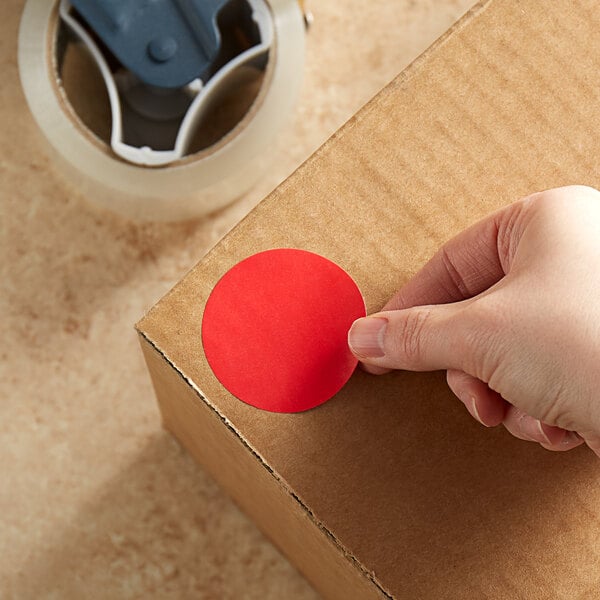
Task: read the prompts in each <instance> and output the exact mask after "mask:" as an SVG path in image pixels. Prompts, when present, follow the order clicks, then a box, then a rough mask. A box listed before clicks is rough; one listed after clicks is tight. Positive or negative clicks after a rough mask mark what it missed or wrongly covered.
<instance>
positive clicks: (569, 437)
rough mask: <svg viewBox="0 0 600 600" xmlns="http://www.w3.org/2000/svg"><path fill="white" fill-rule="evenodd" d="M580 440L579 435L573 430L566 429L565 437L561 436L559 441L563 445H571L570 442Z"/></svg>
mask: <svg viewBox="0 0 600 600" xmlns="http://www.w3.org/2000/svg"><path fill="white" fill-rule="evenodd" d="M580 440H581V436H579V435H578V434H577V433H575V432H574V431H567V432H566V433H565V437H563V439H562V441H561V442H560V443H561V444H562V445H563V446H571V445H572V444H576V443H578V442H579V441H580Z"/></svg>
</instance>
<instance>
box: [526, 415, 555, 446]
mask: <svg viewBox="0 0 600 600" xmlns="http://www.w3.org/2000/svg"><path fill="white" fill-rule="evenodd" d="M519 427H520V429H521V433H522V434H523V435H524V436H525V437H527V438H529V440H530V441H532V442H541V443H543V444H549V443H550V440H549V439H548V436H547V435H546V432H545V431H544V428H543V427H542V423H541V422H540V421H539V420H538V419H534V418H533V417H530V416H529V415H525V414H524V415H523V416H522V417H521V418H520V419H519Z"/></svg>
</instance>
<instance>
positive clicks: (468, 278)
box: [382, 197, 531, 310]
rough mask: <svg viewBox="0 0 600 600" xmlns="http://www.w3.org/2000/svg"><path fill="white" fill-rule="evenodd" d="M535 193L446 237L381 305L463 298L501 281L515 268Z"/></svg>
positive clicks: (401, 305) (388, 307)
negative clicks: (430, 256)
mask: <svg viewBox="0 0 600 600" xmlns="http://www.w3.org/2000/svg"><path fill="white" fill-rule="evenodd" d="M530 199H531V197H529V198H524V199H523V200H519V201H517V202H515V203H513V204H510V205H509V206H507V207H505V208H502V209H500V210H499V211H497V212H495V213H492V214H491V215H489V216H487V217H485V218H484V219H482V220H481V221H479V222H477V223H475V224H474V225H472V226H471V227H469V228H467V229H465V230H464V231H463V232H461V233H459V234H458V235H457V236H456V237H454V238H452V239H451V240H449V241H448V242H446V244H444V245H443V246H442V247H441V248H440V249H439V250H438V251H437V252H436V254H435V255H434V256H433V257H432V258H431V259H430V260H429V261H428V262H427V263H426V264H425V266H424V267H423V268H422V269H421V270H420V271H419V272H418V273H417V274H416V275H415V276H414V277H413V278H412V279H411V280H410V281H409V282H408V283H406V285H404V286H403V287H402V288H401V289H400V290H399V291H398V292H397V293H396V294H395V295H394V296H393V297H392V298H391V299H390V300H389V301H388V302H387V303H386V305H385V306H384V307H383V308H382V310H398V309H404V308H411V307H413V306H422V305H429V304H448V303H450V302H458V301H460V300H466V299H467V298H472V297H473V296H477V295H478V294H480V293H481V292H483V291H485V290H486V289H488V288H489V287H491V286H492V285H494V284H495V283H497V282H498V281H500V279H502V278H503V277H504V276H505V275H506V274H507V273H508V271H509V270H510V263H511V260H512V256H513V254H514V249H515V248H516V246H517V244H518V241H519V239H520V238H521V236H522V233H523V230H524V228H525V224H526V221H527V218H526V217H527V207H528V205H529V200H530Z"/></svg>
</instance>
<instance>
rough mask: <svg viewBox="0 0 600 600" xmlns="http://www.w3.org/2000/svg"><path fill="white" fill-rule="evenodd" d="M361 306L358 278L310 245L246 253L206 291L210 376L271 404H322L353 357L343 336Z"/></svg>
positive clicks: (282, 408)
mask: <svg viewBox="0 0 600 600" xmlns="http://www.w3.org/2000/svg"><path fill="white" fill-rule="evenodd" d="M365 314H366V311H365V303H364V300H363V298H362V295H361V293H360V290H359V289H358V287H357V285H356V284H355V283H354V281H353V280H352V279H351V278H350V276H349V275H348V274H347V273H346V272H345V271H344V270H342V269H341V268H340V267H338V266H337V265H336V264H334V263H333V262H331V261H330V260H327V259H326V258H323V257H322V256H319V255H317V254H313V253H312V252H307V251H305V250H295V249H290V248H282V249H277V250H267V251H266V252H260V253H259V254H255V255H253V256H250V257H249V258H247V259H245V260H243V261H241V262H240V263H238V264H237V265H235V266H234V267H233V268H232V269H231V270H229V271H228V272H227V273H226V274H225V275H224V276H223V277H222V278H221V279H220V280H219V282H218V283H217V285H216V286H215V288H214V290H213V291H212V293H211V295H210V297H209V298H208V301H207V303H206V307H205V309H204V317H203V320H202V342H203V345H204V352H205V354H206V358H207V359H208V363H209V365H210V366H211V368H212V370H213V371H214V373H215V375H216V377H217V379H218V380H219V381H220V382H221V383H222V384H223V385H224V386H225V388H227V390H229V392H231V393H232V394H233V395H234V396H236V397H237V398H239V399H240V400H242V401H244V402H246V403H247V404H251V405H252V406H256V407H257V408H262V409H264V410H270V411H273V412H286V413H293V412H300V411H303V410H308V409H309V408H313V407H315V406H318V405H319V404H322V403H323V402H325V401H326V400H328V399H329V398H331V397H332V396H333V395H335V394H336V393H337V392H338V391H339V390H340V389H341V388H342V387H343V385H344V384H345V383H346V382H347V381H348V379H349V378H350V375H352V372H353V371H354V369H355V368H356V365H357V360H356V358H354V356H353V354H352V353H351V352H350V350H349V348H348V342H347V336H348V330H349V329H350V326H351V325H352V323H353V322H354V320H355V319H358V318H360V317H364V316H365Z"/></svg>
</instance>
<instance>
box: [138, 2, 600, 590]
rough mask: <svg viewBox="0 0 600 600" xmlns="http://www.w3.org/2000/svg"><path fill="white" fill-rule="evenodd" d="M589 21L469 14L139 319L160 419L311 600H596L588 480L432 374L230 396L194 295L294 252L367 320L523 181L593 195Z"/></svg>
mask: <svg viewBox="0 0 600 600" xmlns="http://www.w3.org/2000/svg"><path fill="white" fill-rule="evenodd" d="M599 29H600V11H598V10H597V3H596V2H592V1H586V0H582V1H580V2H571V1H569V0H553V1H552V2H548V1H547V0H520V1H517V0H492V1H490V2H483V3H481V4H479V5H477V6H476V7H475V8H474V9H473V11H471V13H469V14H468V15H467V16H466V17H465V18H463V19H462V20H461V21H460V22H459V23H458V24H457V25H456V26H455V27H454V28H453V29H452V30H451V31H450V32H449V33H448V34H447V35H446V36H445V37H443V38H442V39H441V40H440V41H438V42H437V43H436V44H435V45H434V47H432V48H431V49H430V50H429V51H427V52H426V53H425V54H424V55H423V56H422V57H421V58H419V59H418V60H417V61H416V62H415V63H414V64H413V65H412V66H411V67H410V68H408V69H407V70H406V71H404V72H403V73H402V74H401V75H400V76H399V77H398V78H397V79H396V80H395V81H393V82H392V83H391V84H390V85H389V86H388V87H387V88H385V89H384V90H383V91H382V92H381V93H380V94H379V95H378V96H377V97H376V98H374V99H373V100H372V101H371V102H370V103H369V104H368V105H367V106H366V107H365V108H363V109H362V110H361V111H360V112H359V113H358V114H357V115H356V116H355V117H354V118H352V119H351V120H350V121H349V122H348V123H347V124H346V125H345V126H344V127H343V128H342V129H341V130H340V131H339V132H338V133H337V134H336V135H334V136H333V138H332V139H330V140H329V141H328V142H327V143H326V144H325V145H324V146H323V147H322V148H321V149H320V150H319V151H318V152H316V154H315V155H314V156H313V157H312V158H310V159H309V160H308V161H307V162H306V164H304V165H303V166H302V167H301V168H300V169H299V170H298V171H297V172H296V173H295V174H294V175H293V176H292V177H291V178H290V179H288V180H287V181H286V182H285V183H284V184H283V185H281V186H280V187H279V189H277V190H276V191H275V192H274V193H273V194H271V195H270V196H269V197H268V198H267V199H266V200H265V201H263V202H262V203H261V204H260V205H259V206H258V208H257V209H256V210H254V211H253V212H252V213H251V214H250V215H249V216H248V217H247V218H246V219H245V220H244V221H243V222H242V223H241V224H240V225H239V226H238V227H237V228H236V229H235V230H234V231H233V232H232V233H231V234H230V235H228V236H227V237H226V238H225V239H224V240H223V241H222V242H221V243H220V244H219V245H218V246H217V247H216V248H215V249H214V250H213V251H212V252H211V253H210V254H209V255H208V256H206V258H205V259H204V260H203V261H202V262H201V263H200V264H199V265H197V266H196V267H195V268H194V269H193V270H192V271H191V272H190V273H189V274H188V275H187V276H186V277H185V278H184V279H183V280H182V281H181V282H180V283H179V284H178V285H177V286H176V287H175V288H174V289H173V290H172V291H171V292H170V293H169V294H168V295H167V296H166V297H165V298H164V299H163V300H161V301H160V302H159V303H158V305H157V306H156V307H154V309H152V310H151V311H150V313H149V314H148V315H147V316H146V317H145V318H144V319H142V321H141V322H140V323H139V324H138V329H139V333H140V338H141V342H142V347H143V350H144V354H145V357H146V360H147V362H148V367H149V369H150V373H151V375H152V379H153V382H154V386H155V388H156V393H157V396H158V401H159V404H160V408H161V411H162V415H163V418H164V423H165V426H166V427H167V428H168V429H169V430H170V431H172V432H173V433H174V434H175V435H176V436H177V437H178V438H179V440H181V442H182V443H183V444H184V445H185V446H186V447H187V448H188V449H189V451H190V452H191V453H192V454H193V456H194V457H196V459H197V460H198V461H199V462H200V463H202V465H203V466H204V467H205V468H206V469H207V470H208V471H209V472H210V473H212V475H213V476H214V477H215V478H216V479H217V480H218V481H219V482H220V484H221V485H222V486H223V487H224V488H225V489H226V490H228V492H229V493H230V494H231V495H232V496H233V498H234V499H235V500H236V501H237V502H238V504H239V505H240V506H241V507H242V508H243V509H244V510H245V511H246V512H247V513H248V514H249V515H250V516H251V517H252V518H253V519H254V520H255V521H256V523H257V524H258V525H259V526H260V527H261V528H262V529H263V531H264V532H265V533H266V534H267V535H268V536H269V537H270V538H271V539H272V540H273V541H274V542H275V543H276V544H277V545H278V546H279V547H280V548H281V550H282V551H283V552H284V553H285V554H286V555H287V556H288V557H289V558H290V560H292V561H293V562H294V563H295V564H296V565H297V567H298V568H299V569H300V571H302V572H303V573H304V574H305V575H306V576H307V577H308V578H309V579H310V581H311V582H312V583H313V584H314V586H315V587H316V588H317V589H318V590H319V591H320V592H321V593H322V594H323V596H325V597H327V598H343V599H353V598H360V599H371V598H372V599H376V598H378V599H381V598H388V599H389V598H394V599H400V598H410V599H413V598H433V599H441V598H453V599H456V598H494V599H498V598H510V599H514V598H553V599H557V598H575V597H577V598H598V597H600V569H599V568H598V564H599V558H600V474H599V473H600V471H599V469H598V462H597V459H596V458H595V457H594V456H592V454H591V452H589V451H587V450H586V449H585V448H580V449H577V450H575V451H573V452H570V453H568V454H553V453H551V452H547V451H545V450H543V449H541V448H540V447H538V446H537V445H534V444H530V443H525V442H521V441H519V440H516V439H514V438H512V437H511V436H510V435H509V434H508V433H506V432H505V431H504V430H503V429H502V428H496V429H494V430H488V429H485V428H483V427H481V426H480V425H478V424H477V423H475V422H474V421H473V420H472V419H471V418H470V417H469V416H468V415H467V413H466V411H465V410H464V408H463V406H462V405H461V404H460V403H459V402H458V401H456V400H455V399H454V398H453V397H452V395H451V393H450V392H449V391H448V389H447V387H446V385H445V379H444V374H443V373H429V374H427V373H425V374H423V373H421V374H414V373H393V374H390V375H386V376H383V377H378V378H376V377H372V376H369V375H367V374H365V373H364V372H360V371H357V372H355V374H354V375H353V376H352V379H351V380H350V382H349V383H348V384H347V385H346V386H345V387H344V388H343V390H342V391H341V392H340V393H339V394H338V395H337V396H336V397H335V398H334V399H332V400H331V401H329V402H327V403H326V404H324V405H323V406H321V407H319V408H316V409H314V410H311V411H308V412H305V413H301V414H293V415H287V414H273V413H268V412H263V411H260V410H257V409H255V408H252V407H250V406H247V405H245V404H244V403H242V402H240V401H238V400H237V399H235V398H234V397H232V396H231V395H230V394H229V393H228V392H227V391H226V390H225V389H224V388H223V387H222V386H221V385H220V383H219V382H218V381H217V379H216V378H215V376H214V375H213V373H212V371H211V369H210V368H209V366H208V364H207V362H206V359H205V357H204V354H203V349H202V341H201V335H200V332H201V322H202V315H203V307H204V303H205V302H206V299H207V297H208V295H209V294H210V292H211V290H212V289H213V287H214V285H215V284H216V282H217V281H218V280H219V278H220V277H221V276H222V275H223V274H224V273H225V272H226V271H227V270H228V269H229V268H231V267H232V266H233V265H234V264H236V263H237V262H239V261H240V260H242V259H244V258H246V257H247V256H249V255H251V254H253V253H255V252H258V251H261V250H266V249H269V248H277V247H296V248H303V249H306V250H310V251H312V252H316V253H318V254H321V255H324V256H326V257H327V258H329V259H331V260H333V261H334V262H336V263H337V264H338V265H340V266H341V267H343V268H344V269H346V270H347V271H348V272H349V273H350V274H351V276H352V277H353V278H354V279H355V280H356V282H357V283H358V285H359V287H360V289H361V290H362V292H363V294H364V296H365V299H366V303H367V308H368V310H369V311H374V310H377V309H378V308H379V307H380V306H381V305H382V304H383V303H384V302H385V300H386V299H387V298H388V297H389V296H390V295H391V294H392V293H393V292H394V291H395V290H396V289H397V288H398V287H399V286H400V285H402V284H403V283H404V282H405V281H406V280H407V279H408V278H409V277H410V276H411V275H412V274H413V273H414V272H415V271H416V270H417V269H418V268H419V267H420V266H421V265H422V264H423V263H424V262H425V261H426V260H427V259H428V258H429V257H430V256H431V255H432V254H433V253H434V251H435V250H436V249H437V248H438V247H439V245H440V244H442V243H443V242H444V241H445V240H446V239H448V238H449V237H451V236H452V235H453V234H455V233H457V232H458V231H459V230H461V229H463V228H464V227H465V226H467V225H468V224H470V223H471V222H473V221H475V220H477V219H478V218H480V217H481V216H483V215H484V214H486V213H488V212H490V211H491V210H492V209H495V208H498V207H499V206H502V205H504V204H507V203H509V202H511V201H512V200H514V199H516V198H518V197H520V196H522V195H525V194H528V193H531V192H533V191H536V190H541V189H545V188H550V187H554V186H559V185H564V184H569V183H575V182H577V183H585V184H589V185H593V186H596V187H598V186H600V158H599V157H600V87H598V73H600V36H598V30H599Z"/></svg>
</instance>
